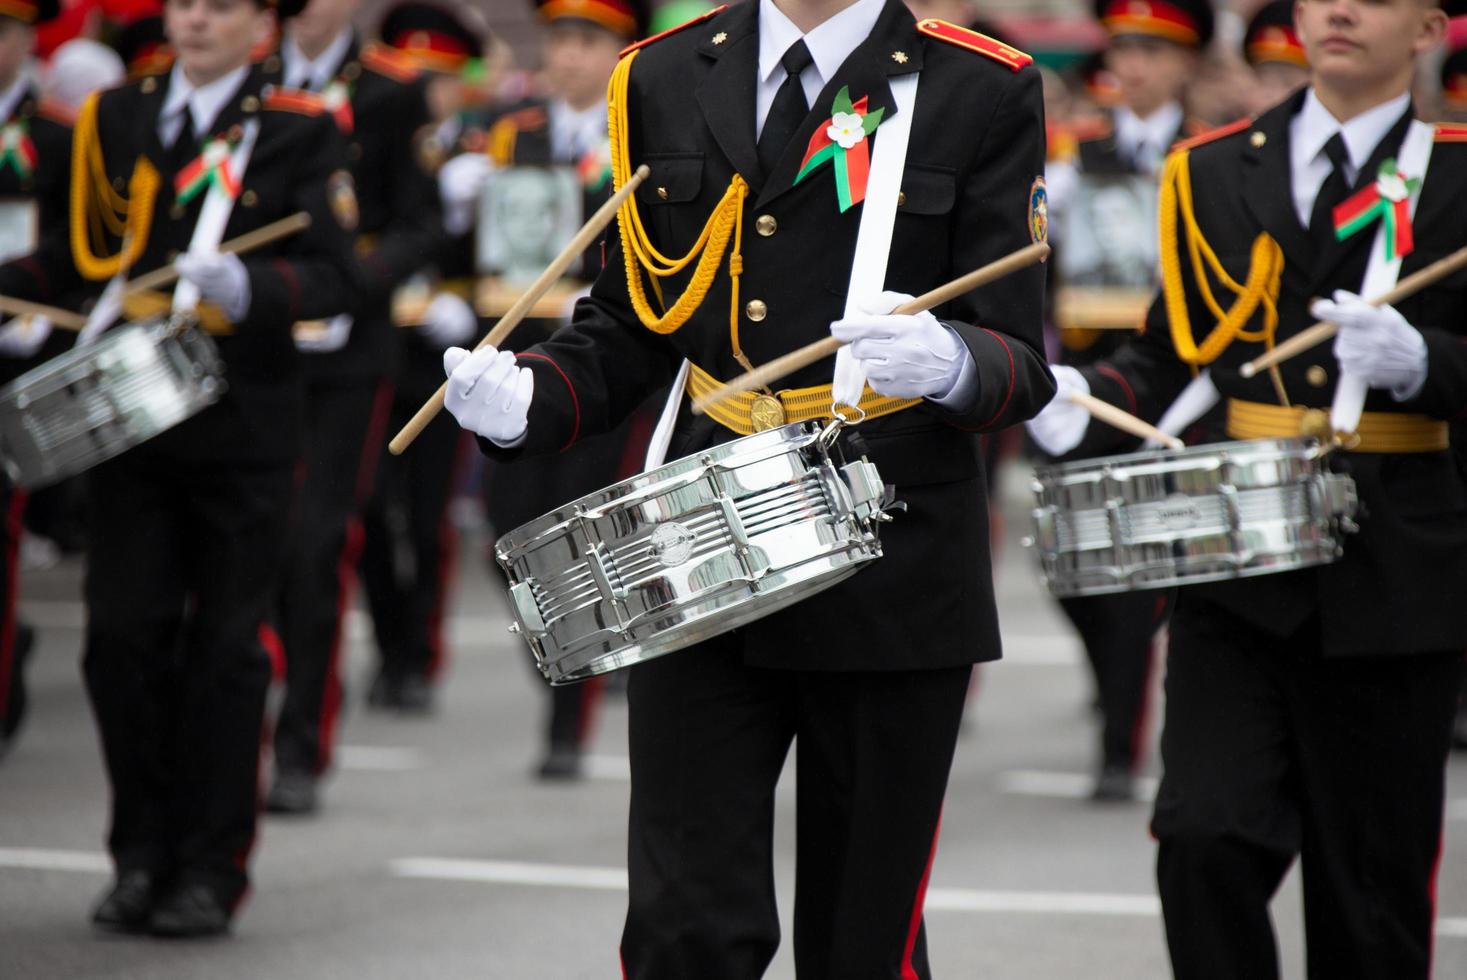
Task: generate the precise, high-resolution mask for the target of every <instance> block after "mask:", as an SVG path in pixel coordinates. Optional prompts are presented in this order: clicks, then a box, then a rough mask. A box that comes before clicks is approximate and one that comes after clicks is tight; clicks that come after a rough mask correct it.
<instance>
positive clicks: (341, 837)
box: [0, 478, 1467, 980]
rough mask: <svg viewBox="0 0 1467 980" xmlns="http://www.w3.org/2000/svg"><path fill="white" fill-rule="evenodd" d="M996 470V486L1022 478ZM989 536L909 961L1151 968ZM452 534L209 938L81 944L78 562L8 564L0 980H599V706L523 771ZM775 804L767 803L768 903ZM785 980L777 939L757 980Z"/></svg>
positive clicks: (1010, 575) (505, 641)
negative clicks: (433, 623) (428, 629)
mask: <svg viewBox="0 0 1467 980" xmlns="http://www.w3.org/2000/svg"><path fill="white" fill-rule="evenodd" d="M1008 483H1009V484H1010V486H1011V487H1017V488H1022V479H1019V478H1016V479H1011V480H1009V481H1008ZM1008 510H1009V512H1010V514H1011V515H1013V516H1017V515H1019V514H1021V513H1022V502H1021V498H1020V496H1014V495H1013V494H1011V495H1010V497H1009V505H1008ZM1009 527H1010V531H1009V533H1008V535H1007V545H1006V547H1005V549H1004V551H1003V553H1002V557H1001V566H1002V567H1001V570H1000V574H999V589H1000V604H1001V612H1002V618H1003V626H1004V634H1005V646H1006V651H1007V655H1006V659H1005V660H1004V662H1002V663H1001V664H998V665H994V666H990V667H986V668H984V669H982V670H981V672H980V673H979V676H978V682H977V684H976V685H975V690H974V696H973V699H972V701H971V704H970V709H969V719H968V722H967V727H966V730H965V733H964V736H963V739H962V743H961V746H960V748H959V752H958V757H957V761H956V764H955V768H954V772H953V776H952V784H951V790H950V792H949V797H948V802H947V806H946V812H945V819H944V824H943V837H942V843H941V846H940V848H939V852H938V857H937V863H936V866H935V868H934V871H933V877H932V887H931V892H930V895H929V901H928V930H929V937H930V945H931V951H932V960H933V964H934V969H935V972H936V975H937V976H938V977H942V978H954V977H975V978H978V977H981V978H1002V980H1039V978H1044V980H1054V978H1072V977H1076V978H1078V977H1084V978H1087V980H1121V978H1125V980H1146V978H1153V977H1154V978H1163V977H1166V976H1167V969H1166V959H1165V952H1164V948H1163V943H1162V934H1161V924H1160V919H1159V917H1158V911H1157V904H1156V899H1155V894H1154V890H1153V885H1152V880H1151V866H1152V861H1153V857H1154V855H1153V847H1152V844H1151V841H1150V839H1149V837H1148V836H1147V830H1146V818H1147V807H1146V805H1145V803H1142V802H1138V803H1136V804H1130V805H1109V806H1098V805H1095V804H1092V803H1090V802H1088V801H1087V800H1085V799H1084V798H1083V796H1084V793H1085V791H1086V790H1087V788H1088V773H1089V771H1090V768H1091V766H1092V763H1093V756H1094V741H1095V734H1094V719H1093V718H1092V716H1091V715H1090V712H1089V710H1088V707H1087V705H1088V702H1089V699H1090V694H1089V681H1088V678H1087V676H1086V670H1085V668H1084V667H1083V665H1082V663H1081V660H1080V655H1079V650H1078V648H1077V645H1076V643H1075V642H1074V641H1073V640H1072V639H1071V638H1070V636H1069V635H1068V633H1067V631H1066V629H1065V628H1064V626H1063V625H1062V623H1061V621H1060V619H1059V618H1058V616H1057V614H1056V611H1055V610H1054V608H1053V606H1052V605H1051V603H1049V602H1048V601H1047V600H1046V599H1045V598H1044V596H1042V595H1041V594H1040V592H1039V591H1038V586H1037V580H1036V578H1035V576H1034V574H1033V572H1032V569H1031V568H1030V565H1029V556H1028V555H1027V554H1024V553H1022V551H1021V549H1020V548H1019V547H1018V546H1017V544H1016V539H1017V535H1018V528H1017V526H1016V522H1015V521H1010V524H1009ZM465 546H466V552H465V555H464V560H463V562H462V563H461V572H462V574H461V577H460V586H459V589H458V592H457V595H456V598H455V601H454V603H453V610H452V622H451V629H450V637H451V640H452V645H453V660H452V669H451V674H450V676H449V678H448V681H447V684H446V686H445V688H444V689H443V691H442V696H441V700H440V704H439V710H438V712H437V713H436V715H435V716H434V717H432V718H429V719H416V720H414V719H404V718H399V717H394V716H384V715H381V714H375V713H369V712H367V711H365V710H364V709H363V708H362V707H361V706H360V704H361V695H362V694H363V693H364V690H365V680H366V678H367V676H368V675H369V669H370V657H371V647H370V643H371V639H370V629H369V627H368V626H367V625H366V624H365V623H364V622H363V621H362V619H361V617H360V616H359V615H355V614H354V616H353V621H352V627H353V628H352V630H351V635H352V640H351V650H350V673H349V676H350V678H351V679H352V681H353V682H354V683H352V685H351V691H350V692H349V693H350V697H351V709H350V710H349V712H348V714H347V717H346V719H345V725H344V730H343V733H342V742H343V749H342V752H341V754H340V765H339V767H338V770H337V772H336V773H335V775H334V777H333V778H332V779H331V780H330V782H329V784H328V785H327V787H326V792H325V808H324V811H323V812H322V813H321V814H320V815H319V816H318V817H316V818H313V819H305V820H301V819H294V820H292V819H280V818H269V819H267V820H266V821H265V822H264V824H263V828H262V833H261V837H260V840H259V843H258V849H257V852H256V857H255V861H254V875H255V889H254V893H253V896H252V897H251V899H250V901H249V902H248V904H247V905H246V906H245V908H244V910H243V912H242V913H241V915H240V916H239V918H238V920H237V922H236V924H235V929H234V934H233V935H232V936H231V937H230V938H228V939H224V940H216V941H207V942H195V943H162V942H159V941H155V940H149V939H136V938H117V937H108V936H100V935H97V934H94V933H93V932H92V931H91V929H90V928H89V926H88V924H87V910H88V908H89V906H90V904H91V902H92V901H93V900H94V898H95V896H96V895H97V894H98V892H99V891H100V890H101V889H102V888H103V887H104V886H105V885H106V884H107V882H108V880H109V878H108V866H107V862H106V858H105V855H104V853H103V850H102V838H103V834H104V832H105V812H106V801H107V786H106V782H105V779H104V777H103V773H102V769H101V764H100V758H99V752H98V747H97V742H96V736H95V731H94V728H93V726H92V721H91V717H90V713H89V710H88V708H87V705H86V701H85V696H84V694H83V692H82V689H81V684H80V677H79V673H78V654H79V648H80V636H81V633H80V628H81V625H82V615H83V614H82V609H81V606H80V603H79V601H78V581H79V575H80V569H79V567H78V564H77V563H75V562H66V563H63V564H62V565H61V566H58V567H56V568H54V569H51V570H47V571H42V572H34V573H31V574H29V575H28V576H27V577H26V579H25V581H24V583H23V590H22V591H23V599H22V610H23V615H24V616H25V618H27V619H28V621H30V622H31V623H33V624H34V625H36V626H37V627H39V630H40V643H39V646H38V649H37V652H36V656H35V658H34V660H33V663H32V669H31V671H30V679H31V686H32V709H31V711H32V714H31V718H30V722H29V725H28V728H27V730H26V732H25V734H24V738H23V740H22V741H21V742H20V743H19V745H18V746H17V747H16V749H15V750H14V751H13V752H12V753H11V754H10V755H9V756H8V757H7V758H6V759H4V761H3V762H0V978H4V980H11V978H25V980H50V978H68V980H89V978H108V980H122V978H137V980H174V978H179V980H181V978H190V980H192V978H210V980H236V978H237V980H245V978H249V980H262V978H263V980H274V978H288V980H297V978H300V980H306V978H311V980H314V978H321V980H327V978H337V977H340V978H352V980H375V978H396V977H407V976H414V977H416V976H427V977H434V978H441V980H450V978H498V977H513V978H553V980H561V978H613V977H616V976H618V975H619V972H618V969H617V964H616V944H617V938H618V935H619V932H620V926H621V916H622V910H623V905H624V888H625V884H624V872H623V868H624V857H623V848H624V839H625V837H624V835H625V829H624V823H625V818H626V804H627V792H626V790H627V787H626V759H625V727H626V726H625V722H626V712H625V706H624V705H623V704H621V703H620V702H618V700H617V699H616V698H615V697H612V698H610V699H608V701H607V703H606V706H605V709H604V710H603V712H602V714H601V717H600V719H599V722H598V726H597V729H598V730H597V735H596V741H595V746H594V757H593V758H592V759H591V760H590V763H591V764H590V767H589V768H590V771H591V778H588V779H587V780H585V781H583V782H581V783H578V784H575V785H544V784H541V783H538V782H537V781H536V780H535V779H534V778H532V776H531V769H532V767H533V764H534V762H535V761H536V752H537V749H538V732H539V727H540V719H541V714H542V712H543V710H544V708H545V696H544V690H543V688H542V685H541V682H540V681H539V680H538V678H537V677H536V676H535V675H534V674H533V672H532V671H531V669H530V667H529V665H528V655H527V654H526V653H525V652H524V650H523V649H522V648H521V647H520V646H519V645H518V641H517V639H516V638H514V637H512V636H510V635H508V634H507V633H506V632H505V629H504V627H505V624H506V622H507V619H506V613H505V608H504V605H503V601H502V597H501V595H500V593H499V591H498V590H497V589H496V588H494V587H492V586H491V585H490V583H489V580H488V578H487V576H486V574H485V570H484V567H483V564H482V561H481V559H480V556H481V554H482V542H481V541H480V539H479V538H478V537H477V536H476V535H475V533H474V532H473V531H472V530H470V531H468V532H466V537H465ZM1449 779H1450V792H1449V799H1450V801H1451V802H1450V803H1449V811H1448V817H1449V819H1448V823H1447V836H1446V841H1445V848H1444V853H1443V858H1442V866H1441V877H1440V887H1439V895H1440V903H1439V912H1440V916H1441V918H1440V920H1439V923H1438V941H1437V954H1436V956H1437V976H1439V977H1442V978H1455V977H1464V976H1467V756H1460V755H1459V756H1458V757H1457V758H1456V759H1455V760H1454V761H1453V763H1452V766H1451V771H1450V774H1449ZM785 788H786V789H787V788H788V787H785ZM793 802H794V801H793V794H792V793H788V792H784V793H782V795H781V803H780V821H781V823H780V838H779V845H780V852H781V856H782V861H781V866H780V871H781V875H780V887H781V903H782V907H783V909H784V910H785V911H786V916H787V914H788V910H789V908H790V907H791V901H790V895H791V890H790V872H791V869H792V867H793V846H792V840H793V838H792V834H791V829H792V818H793V814H794V805H793ZM1275 917H1276V920H1277V923H1278V927H1279V936H1280V945H1281V948H1282V951H1283V957H1284V960H1285V963H1286V965H1287V975H1288V976H1289V977H1292V978H1298V977H1301V976H1302V975H1303V971H1302V956H1303V954H1302V949H1301V936H1300V910H1299V898H1298V887H1297V880H1296V879H1293V878H1291V879H1290V881H1289V882H1288V883H1287V884H1286V886H1285V888H1284V889H1283V891H1282V892H1281V893H1280V895H1279V898H1278V900H1277V902H1276V904H1275ZM785 921H786V934H788V918H787V917H786V920H785ZM792 975H793V971H792V968H791V966H790V960H789V956H788V950H787V949H786V950H781V954H780V957H779V958H778V959H777V960H776V962H775V965H774V967H773V968H772V969H771V971H770V976H771V977H781V978H787V977H790V976H792ZM690 980H695V978H690Z"/></svg>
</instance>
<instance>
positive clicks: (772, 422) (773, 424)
mask: <svg viewBox="0 0 1467 980" xmlns="http://www.w3.org/2000/svg"><path fill="white" fill-rule="evenodd" d="M749 421H750V422H751V423H752V424H753V426H754V431H755V432H764V431H766V430H768V429H777V428H779V427H780V426H781V425H784V402H782V401H780V400H779V399H778V398H776V397H775V396H774V395H755V396H754V403H753V404H752V405H750V406H749Z"/></svg>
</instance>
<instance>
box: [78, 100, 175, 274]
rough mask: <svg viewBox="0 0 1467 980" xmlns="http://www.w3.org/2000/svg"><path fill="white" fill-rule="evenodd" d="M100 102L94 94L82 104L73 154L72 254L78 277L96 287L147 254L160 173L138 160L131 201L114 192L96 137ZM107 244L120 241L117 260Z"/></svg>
mask: <svg viewBox="0 0 1467 980" xmlns="http://www.w3.org/2000/svg"><path fill="white" fill-rule="evenodd" d="M97 100H98V95H97V94H95V93H94V94H93V95H91V96H90V97H89V98H88V99H87V100H86V102H85V103H83V104H82V108H81V112H80V113H79V114H78V115H77V120H76V129H75V131H74V135H73V137H72V149H71V201H70V203H71V254H72V259H73V261H75V262H76V268H77V271H78V272H80V273H81V274H82V276H84V277H85V278H87V279H90V280H93V281H101V280H103V279H110V278H112V277H113V276H115V275H117V274H118V273H119V272H121V271H122V270H124V269H127V268H130V267H131V266H132V264H133V263H134V262H136V261H137V260H138V257H139V256H141V255H142V254H143V250H144V249H145V248H146V247H147V244H148V232H149V231H150V230H151V228H152V221H153V203H154V201H155V200H156V199H157V197H158V186H159V183H160V178H159V176H158V171H157V169H156V168H155V167H154V166H153V165H152V163H150V162H149V161H148V158H147V157H143V156H140V157H138V159H137V163H136V164H135V165H134V166H133V171H132V179H131V180H130V181H129V183H128V189H127V196H126V197H123V196H122V195H121V194H119V193H117V191H115V190H113V188H112V184H111V182H110V181H109V180H108V179H107V167H106V162H105V161H104V160H103V159H102V145H101V141H100V139H99V138H98V136H97ZM109 238H121V239H122V247H121V249H120V250H119V251H118V253H117V254H116V255H107V254H106V250H107V241H108V239H109Z"/></svg>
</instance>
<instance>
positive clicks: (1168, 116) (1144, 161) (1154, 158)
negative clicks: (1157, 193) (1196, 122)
mask: <svg viewBox="0 0 1467 980" xmlns="http://www.w3.org/2000/svg"><path fill="white" fill-rule="evenodd" d="M1182 118H1183V115H1182V104H1181V103H1180V102H1168V103H1167V104H1166V105H1164V106H1162V107H1161V108H1160V109H1157V110H1156V111H1155V112H1153V113H1152V114H1151V115H1149V116H1147V117H1146V118H1145V119H1142V118H1141V117H1140V116H1138V115H1136V113H1134V112H1132V111H1131V110H1130V109H1129V108H1127V107H1126V106H1117V107H1116V110H1115V126H1116V148H1117V149H1119V150H1120V152H1121V156H1123V157H1125V158H1126V159H1127V160H1129V161H1130V162H1131V165H1132V166H1134V167H1135V168H1136V169H1137V170H1139V171H1141V172H1142V173H1148V174H1155V173H1158V172H1159V171H1160V170H1161V162H1162V161H1163V160H1165V159H1166V155H1167V151H1168V150H1170V149H1171V147H1172V142H1173V141H1174V140H1175V139H1176V138H1177V131H1178V130H1180V129H1181V128H1182Z"/></svg>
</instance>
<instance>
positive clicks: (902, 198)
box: [897, 191, 907, 207]
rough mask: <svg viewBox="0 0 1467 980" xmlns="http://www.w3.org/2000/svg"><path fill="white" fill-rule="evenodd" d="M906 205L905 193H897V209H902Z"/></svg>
mask: <svg viewBox="0 0 1467 980" xmlns="http://www.w3.org/2000/svg"><path fill="white" fill-rule="evenodd" d="M906 203H907V192H906V191H897V207H903V206H905V205H906Z"/></svg>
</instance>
